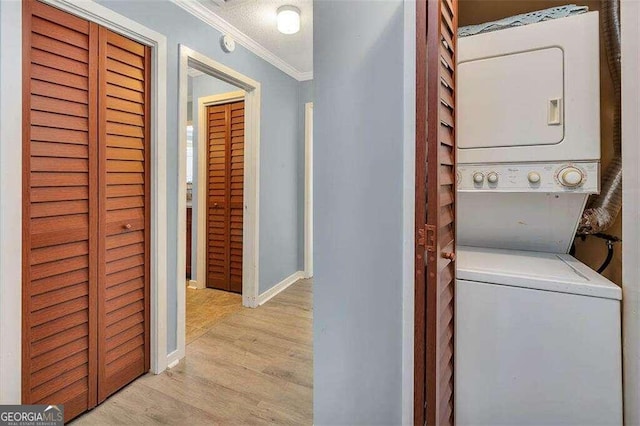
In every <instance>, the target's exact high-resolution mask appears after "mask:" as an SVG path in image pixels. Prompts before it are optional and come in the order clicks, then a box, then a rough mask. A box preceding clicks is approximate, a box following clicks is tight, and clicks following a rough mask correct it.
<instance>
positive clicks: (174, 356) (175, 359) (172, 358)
mask: <svg viewBox="0 0 640 426" xmlns="http://www.w3.org/2000/svg"><path fill="white" fill-rule="evenodd" d="M182 358H184V355H181V354H180V350H179V349H176V350H175V351H173V352H171V353H170V354H169V355H167V368H173V367H175V366H176V365H178V363H179V362H180V360H181V359H182Z"/></svg>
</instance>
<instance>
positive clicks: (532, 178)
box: [527, 172, 540, 183]
mask: <svg viewBox="0 0 640 426" xmlns="http://www.w3.org/2000/svg"><path fill="white" fill-rule="evenodd" d="M527 179H529V182H530V183H538V182H540V173H538V172H529V174H528V175H527Z"/></svg>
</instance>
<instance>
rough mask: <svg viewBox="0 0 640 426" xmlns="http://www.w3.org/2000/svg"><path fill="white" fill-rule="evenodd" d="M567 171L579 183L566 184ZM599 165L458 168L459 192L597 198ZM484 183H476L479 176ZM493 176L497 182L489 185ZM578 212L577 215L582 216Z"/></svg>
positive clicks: (574, 163)
mask: <svg viewBox="0 0 640 426" xmlns="http://www.w3.org/2000/svg"><path fill="white" fill-rule="evenodd" d="M567 170H576V171H577V173H579V176H580V182H579V183H578V184H576V185H572V184H567V183H566V182H564V178H563V177H564V176H566V173H567V172H566V171H567ZM599 170H600V164H599V163H598V162H596V161H592V162H553V163H507V164H502V163H501V164H494V163H482V164H459V165H458V167H457V191H458V192H534V193H540V192H560V193H582V194H597V193H598V192H600V175H599ZM479 175H480V176H481V177H482V180H480V181H479V182H477V181H476V178H477V176H479ZM491 175H495V181H494V182H490V177H491ZM580 213H581V212H578V213H577V214H580Z"/></svg>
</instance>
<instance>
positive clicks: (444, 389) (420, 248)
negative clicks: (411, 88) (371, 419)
mask: <svg viewBox="0 0 640 426" xmlns="http://www.w3.org/2000/svg"><path fill="white" fill-rule="evenodd" d="M416 8H417V9H416V12H417V21H416V41H417V43H416V217H415V219H416V258H415V315H416V316H415V332H416V335H415V400H414V402H415V403H414V421H415V424H416V425H423V424H429V425H453V424H454V389H453V383H454V377H453V374H454V365H453V362H454V335H453V333H454V291H455V272H456V269H455V238H454V237H455V185H456V171H455V154H456V152H455V148H456V147H455V108H456V62H455V58H456V55H455V52H456V42H457V27H458V24H457V1H456V0H429V1H418V2H417V3H416Z"/></svg>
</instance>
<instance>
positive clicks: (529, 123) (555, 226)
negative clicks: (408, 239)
mask: <svg viewBox="0 0 640 426" xmlns="http://www.w3.org/2000/svg"><path fill="white" fill-rule="evenodd" d="M458 52H459V53H458V77H457V84H458V91H457V106H458V109H457V126H458V127H457V130H456V132H457V144H458V151H457V160H458V170H457V171H458V176H457V179H458V199H457V222H456V223H457V244H458V248H457V253H458V256H457V259H458V260H457V265H458V270H457V281H456V308H455V312H456V320H455V324H456V330H455V345H456V351H455V353H456V358H455V385H456V386H455V399H456V404H455V407H456V412H455V418H456V423H457V424H459V425H476V424H477V425H479V424H484V425H556V424H563V425H564V424H573V425H596V424H597V425H603V424H607V425H609V424H611V425H621V424H622V358H621V330H620V300H621V297H622V295H621V290H620V288H619V287H618V286H617V285H615V284H614V283H612V282H610V281H609V280H607V279H605V278H604V277H602V276H601V275H599V274H597V273H596V272H594V271H593V270H592V269H590V268H589V267H587V266H586V265H584V264H582V263H581V262H579V261H578V260H576V259H575V258H573V257H572V256H570V255H569V254H567V253H568V252H569V250H570V247H571V245H572V242H573V240H574V237H575V232H576V229H577V226H578V223H579V221H580V217H581V214H582V211H583V209H584V207H585V203H586V201H587V198H588V197H589V195H590V194H595V193H597V192H598V191H599V171H600V163H599V161H600V125H599V123H600V94H599V87H600V78H599V68H600V64H599V38H598V14H597V12H589V13H584V14H581V15H577V16H572V17H567V18H562V19H557V20H550V21H545V22H539V23H534V24H530V25H525V26H521V27H516V28H509V29H504V30H500V31H495V32H489V33H484V34H479V35H473V36H469V37H461V38H459V39H458Z"/></svg>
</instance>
